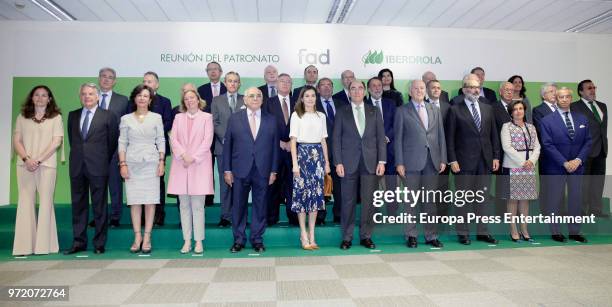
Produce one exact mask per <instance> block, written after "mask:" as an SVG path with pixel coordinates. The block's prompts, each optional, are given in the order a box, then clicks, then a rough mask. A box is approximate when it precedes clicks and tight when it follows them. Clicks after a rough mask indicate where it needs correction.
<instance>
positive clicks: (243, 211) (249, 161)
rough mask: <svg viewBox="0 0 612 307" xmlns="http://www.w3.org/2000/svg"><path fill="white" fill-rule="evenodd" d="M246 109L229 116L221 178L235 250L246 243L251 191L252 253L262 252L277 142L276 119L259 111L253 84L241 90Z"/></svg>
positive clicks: (259, 105) (276, 158) (275, 169)
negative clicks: (229, 189) (225, 187)
mask: <svg viewBox="0 0 612 307" xmlns="http://www.w3.org/2000/svg"><path fill="white" fill-rule="evenodd" d="M244 102H245V105H246V109H242V110H240V111H238V112H236V113H234V114H232V115H231V116H230V119H229V121H228V123H227V131H226V132H225V142H224V144H223V170H224V176H223V177H224V180H225V183H226V184H227V185H229V186H230V187H232V192H233V196H232V203H233V204H232V231H233V234H234V244H233V245H232V247H231V249H230V251H231V252H232V253H237V252H239V251H241V250H242V249H243V248H244V245H245V243H246V240H247V237H246V222H247V212H248V208H247V201H248V198H249V192H250V191H251V189H252V190H253V195H252V208H251V236H250V240H249V241H250V242H251V245H252V246H253V248H254V249H255V252H257V253H260V252H263V251H265V247H264V244H263V234H264V231H265V229H266V193H267V190H268V187H269V185H271V184H272V183H274V181H275V180H276V173H277V172H278V155H279V150H278V146H277V144H278V143H279V138H278V132H277V125H276V119H275V118H274V116H273V115H270V114H268V113H266V112H262V110H261V105H262V94H261V91H260V90H259V89H257V88H256V87H251V88H249V89H247V90H246V92H245V93H244Z"/></svg>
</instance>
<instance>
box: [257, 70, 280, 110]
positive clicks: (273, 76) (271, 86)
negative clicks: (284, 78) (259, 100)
mask: <svg viewBox="0 0 612 307" xmlns="http://www.w3.org/2000/svg"><path fill="white" fill-rule="evenodd" d="M264 80H266V84H264V85H262V86H260V87H258V89H259V90H260V91H261V93H262V94H263V101H264V102H265V101H268V98H270V97H274V96H276V95H277V94H278V89H277V88H276V81H278V69H276V67H275V66H274V65H268V66H266V68H265V69H264Z"/></svg>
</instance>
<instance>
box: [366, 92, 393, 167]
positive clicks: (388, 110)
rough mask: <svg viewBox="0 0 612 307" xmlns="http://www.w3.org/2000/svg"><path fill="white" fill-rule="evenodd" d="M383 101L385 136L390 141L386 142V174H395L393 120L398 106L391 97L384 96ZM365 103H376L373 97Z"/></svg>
mask: <svg viewBox="0 0 612 307" xmlns="http://www.w3.org/2000/svg"><path fill="white" fill-rule="evenodd" d="M381 102H382V107H383V112H382V117H383V125H384V126H385V136H386V137H387V138H388V139H389V143H386V144H387V164H386V165H385V174H386V175H395V174H396V171H395V152H394V150H393V145H394V140H395V131H394V130H393V122H394V121H395V112H396V109H397V107H396V106H395V101H393V100H391V99H387V98H382V100H381ZM365 103H366V104H369V105H371V106H373V105H374V103H373V102H372V98H368V99H367V100H366V101H365Z"/></svg>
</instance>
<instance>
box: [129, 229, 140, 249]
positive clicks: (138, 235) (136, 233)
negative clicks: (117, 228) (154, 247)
mask: <svg viewBox="0 0 612 307" xmlns="http://www.w3.org/2000/svg"><path fill="white" fill-rule="evenodd" d="M134 235H135V236H136V237H139V238H140V242H138V243H136V242H137V240H136V238H134V243H133V244H132V247H130V253H132V254H136V253H138V252H140V250H141V249H142V237H141V236H140V231H134Z"/></svg>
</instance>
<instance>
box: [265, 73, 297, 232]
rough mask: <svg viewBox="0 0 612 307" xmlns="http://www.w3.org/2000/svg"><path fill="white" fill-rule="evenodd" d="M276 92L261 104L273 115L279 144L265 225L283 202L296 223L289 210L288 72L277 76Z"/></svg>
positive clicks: (275, 217) (290, 101)
mask: <svg viewBox="0 0 612 307" xmlns="http://www.w3.org/2000/svg"><path fill="white" fill-rule="evenodd" d="M277 86H278V95H276V96H275V97H271V98H269V99H268V101H267V102H266V103H265V104H264V106H263V107H262V109H263V110H264V112H266V113H268V114H271V115H272V116H273V117H274V118H276V126H277V128H276V130H277V131H278V137H279V139H280V141H279V143H277V144H276V146H275V148H276V149H277V150H279V153H280V154H279V156H278V159H279V160H278V180H277V181H276V182H275V183H274V184H273V185H272V187H270V189H269V190H268V196H269V197H268V213H267V221H268V226H270V225H274V224H276V223H278V221H279V209H280V204H281V203H284V204H285V212H286V215H287V218H288V219H289V223H290V224H292V225H298V219H297V214H296V213H295V212H292V211H291V199H292V196H293V195H292V193H293V173H292V172H291V170H292V162H291V145H290V144H291V143H290V139H289V119H290V118H291V113H293V109H294V107H295V101H294V99H295V98H297V97H295V96H294V97H291V96H289V94H290V93H291V77H290V76H289V75H288V74H285V73H283V74H280V75H279V76H278V82H277Z"/></svg>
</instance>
